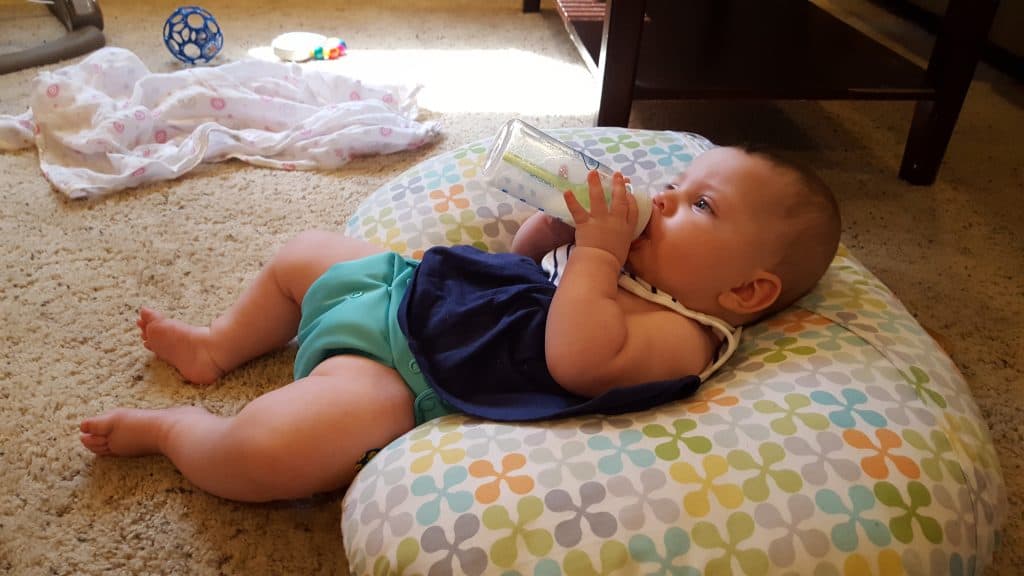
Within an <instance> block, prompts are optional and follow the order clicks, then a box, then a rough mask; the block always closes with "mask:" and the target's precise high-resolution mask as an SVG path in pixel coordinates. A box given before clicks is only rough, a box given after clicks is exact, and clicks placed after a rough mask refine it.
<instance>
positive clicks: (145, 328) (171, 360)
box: [136, 308, 224, 384]
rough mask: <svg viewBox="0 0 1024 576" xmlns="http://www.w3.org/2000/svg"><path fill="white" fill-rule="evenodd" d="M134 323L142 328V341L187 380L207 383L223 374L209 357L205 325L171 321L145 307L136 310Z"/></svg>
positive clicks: (208, 335) (207, 330) (207, 329)
mask: <svg viewBox="0 0 1024 576" xmlns="http://www.w3.org/2000/svg"><path fill="white" fill-rule="evenodd" d="M136 324H138V326H139V328H140V329H141V330H142V344H143V345H144V346H145V347H146V348H147V349H149V350H152V351H153V352H154V353H156V355H157V357H159V358H160V359H161V360H164V361H165V362H167V363H168V364H170V365H171V366H174V367H175V368H177V369H178V372H180V373H181V375H182V377H184V378H185V379H186V380H188V381H189V382H195V383H196V384H210V383H212V382H214V381H215V380H217V378H220V377H221V376H223V375H224V371H223V370H221V369H220V367H219V366H217V363H216V362H214V361H213V357H212V356H210V351H209V338H210V329H209V328H206V327H199V326H192V325H191V324H186V323H184V322H181V321H179V320H172V319H170V318H166V317H164V315H163V314H161V313H159V312H157V311H155V310H150V309H149V308H142V309H141V310H139V319H138V321H137V322H136Z"/></svg>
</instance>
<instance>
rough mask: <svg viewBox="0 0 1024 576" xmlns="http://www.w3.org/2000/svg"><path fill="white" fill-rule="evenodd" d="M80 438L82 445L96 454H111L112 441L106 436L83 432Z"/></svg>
mask: <svg viewBox="0 0 1024 576" xmlns="http://www.w3.org/2000/svg"><path fill="white" fill-rule="evenodd" d="M78 438H79V440H81V441H82V445H83V446H85V447H86V448H88V449H89V450H91V451H92V452H93V453H95V454H110V442H109V441H108V440H107V437H106V436H97V435H95V434H88V433H82V434H80V435H79V437H78Z"/></svg>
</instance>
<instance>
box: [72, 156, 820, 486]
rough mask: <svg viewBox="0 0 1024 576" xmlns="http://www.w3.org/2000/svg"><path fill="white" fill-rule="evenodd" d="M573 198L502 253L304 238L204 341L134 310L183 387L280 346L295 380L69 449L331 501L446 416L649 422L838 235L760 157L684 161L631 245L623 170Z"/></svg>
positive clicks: (816, 200) (809, 192)
mask: <svg viewBox="0 0 1024 576" xmlns="http://www.w3.org/2000/svg"><path fill="white" fill-rule="evenodd" d="M588 184H589V190H590V206H591V208H590V210H589V211H588V210H586V209H584V208H583V207H582V206H581V205H580V203H579V202H578V201H577V200H576V199H575V198H574V197H573V196H572V195H571V194H566V203H567V206H568V208H569V210H570V213H571V214H572V216H573V219H574V220H575V224H576V226H575V229H573V228H570V227H568V226H565V225H564V224H561V223H557V222H555V221H553V220H552V219H550V218H548V217H546V216H544V215H543V214H538V215H536V216H534V217H532V218H530V219H529V220H527V221H526V222H525V223H524V224H523V226H522V227H521V228H520V230H519V232H518V233H517V235H516V237H515V239H514V241H513V252H514V253H513V254H487V253H484V252H480V251H478V250H475V249H472V248H468V247H455V248H433V249H430V250H428V251H427V252H426V253H425V254H424V257H423V260H422V261H416V260H412V259H408V258H403V257H401V256H399V255H397V254H394V253H391V252H382V251H381V250H380V249H379V248H378V247H376V246H373V245H371V244H367V243H365V242H361V241H359V240H355V239H352V238H347V237H344V236H342V235H339V234H334V233H330V232H305V233H302V234H299V235H298V236H297V237H296V238H294V239H293V240H291V241H290V242H288V243H287V244H285V245H284V246H283V247H282V248H281V249H280V250H279V251H278V253H277V254H276V255H275V256H274V257H273V259H272V260H271V261H270V262H269V263H268V264H267V265H266V266H265V267H264V268H263V270H261V271H260V272H259V274H257V276H256V278H255V279H254V281H253V282H252V284H251V285H250V286H248V287H247V288H246V289H245V290H244V291H243V293H242V295H241V296H240V297H239V299H238V301H237V302H236V303H235V304H233V305H232V306H231V308H229V309H228V310H227V311H226V312H225V313H224V314H223V315H221V316H220V317H218V318H216V319H215V320H214V321H213V322H212V323H211V324H210V325H209V326H208V327H202V326H192V325H189V324H185V323H183V322H180V321H177V320H173V319H170V318H167V317H165V316H164V315H162V314H160V313H158V312H155V311H153V310H150V309H147V308H143V309H142V310H141V312H140V316H139V319H138V326H139V328H140V329H141V331H142V339H143V343H144V345H145V346H146V348H148V349H150V350H152V351H153V352H154V353H155V354H156V355H157V356H158V357H160V358H161V359H163V360H165V361H166V362H168V363H169V364H171V365H172V366H174V367H175V368H177V369H178V371H179V372H180V373H181V375H182V376H183V377H184V378H185V379H187V380H189V381H191V382H195V383H197V384H208V383H211V382H213V381H215V380H216V379H217V378H219V377H220V376H222V375H223V374H224V373H226V372H227V371H230V370H232V369H233V368H235V367H237V366H239V365H241V364H242V363H244V362H247V361H248V360H251V359H253V358H255V357H257V356H260V355H262V354H265V353H267V352H270V351H273V350H276V349H279V348H281V347H283V346H285V345H287V344H288V343H289V342H290V341H292V340H293V339H294V338H296V336H297V341H298V344H299V347H298V351H297V353H296V358H295V381H294V382H292V383H291V384H289V385H287V386H284V387H282V388H279V389H276V390H274V391H271V392H269V393H267V394H265V395H263V396H261V397H259V398H256V399H255V400H253V401H252V402H251V403H249V404H248V405H246V406H245V407H244V408H243V409H242V410H241V411H240V412H239V413H238V414H237V415H235V416H231V417H221V416H217V415H214V414H211V413H209V412H207V411H206V410H204V409H202V408H199V407H194V406H184V407H176V408H169V409H163V410H135V409H124V408H121V409H116V410H113V411H110V412H107V413H105V414H102V415H100V416H96V417H93V418H88V419H86V420H85V421H84V422H82V424H81V441H82V443H83V444H84V445H85V446H86V447H87V448H89V449H90V450H92V451H93V452H95V453H96V454H100V455H116V456H139V455H147V454H163V455H165V456H167V457H168V458H170V459H171V461H172V462H173V463H174V464H175V466H177V467H178V469H179V470H180V471H181V472H182V474H184V475H185V476H186V477H187V478H188V479H189V480H190V481H192V482H193V483H195V484H196V485H198V486H199V487H200V488H202V489H203V490H206V491H208V492H210V493H212V494H215V495H218V496H221V497H224V498H229V499H233V500H242V501H254V502H255V501H268V500H277V499H290V498H300V497H307V496H310V495H312V494H314V493H318V492H327V491H332V490H335V489H338V488H340V487H343V486H346V485H348V484H349V483H350V482H351V481H352V479H353V477H354V475H355V472H356V470H357V462H358V461H359V460H360V457H361V456H363V455H364V454H365V453H367V452H369V451H371V450H373V449H375V448H378V447H380V446H384V445H385V444H387V443H388V442H391V441H392V440H394V439H395V438H397V437H399V436H401V435H402V434H404V433H405V432H407V431H409V430H410V429H412V428H413V427H414V426H415V425H416V424H418V423H420V422H422V421H425V420H428V419H430V418H434V417H436V416H439V415H442V414H446V413H450V412H465V413H468V414H471V415H474V416H479V417H484V418H493V419H499V420H534V419H542V418H556V417H562V416H568V415H572V414H584V413H594V412H599V413H613V412H622V411H628V410H639V409H644V408H648V407H650V406H653V405H656V404H658V403H661V402H666V401H670V400H675V399H678V398H680V397H683V396H685V395H687V394H689V393H692V392H693V391H694V390H695V388H696V386H698V385H699V383H700V381H701V379H703V378H705V377H706V376H707V375H708V374H709V373H710V372H711V371H712V370H713V369H714V368H716V367H717V366H718V365H720V364H721V363H722V362H724V361H725V360H726V359H727V358H728V355H729V354H731V351H732V350H733V349H734V348H735V340H736V336H737V333H738V329H736V328H734V327H738V326H742V325H745V324H749V323H751V322H754V321H756V320H758V319H759V318H762V317H764V316H765V315H768V314H772V313H774V312H776V311H779V310H782V309H783V308H785V307H787V306H789V305H790V304H792V303H793V302H794V301H795V300H797V299H798V298H799V297H801V296H802V295H804V294H805V293H807V292H808V291H809V290H810V289H811V288H812V287H813V286H814V285H815V283H816V282H817V281H818V279H819V278H820V277H821V275H822V274H823V273H824V271H825V269H826V268H827V267H828V265H829V263H830V262H831V260H832V258H833V256H834V254H835V250H836V247H837V245H838V241H839V232H840V221H839V213H838V210H837V207H836V203H835V200H834V199H833V197H832V195H831V193H830V191H829V190H828V188H827V186H825V185H824V183H823V182H822V181H821V180H820V179H818V178H817V177H816V176H814V175H812V174H810V173H808V172H806V171H804V170H801V169H799V168H796V167H794V166H792V165H789V164H787V163H784V162H781V161H779V160H776V159H773V158H772V157H770V156H768V155H765V154H763V153H756V152H748V151H745V150H742V149H737V148H716V149H713V150H710V151H708V152H706V153H704V154H703V155H701V156H699V157H698V158H697V159H696V160H694V162H693V163H692V164H691V166H690V167H689V168H688V169H687V170H685V171H684V172H683V173H682V174H680V175H679V176H678V177H677V178H676V180H675V181H674V182H673V183H672V184H670V185H668V186H667V187H666V188H665V190H663V191H662V192H660V193H659V194H657V195H656V196H655V197H654V199H653V203H654V206H653V211H652V216H651V219H650V223H649V224H648V225H647V227H646V229H645V231H644V232H643V234H642V235H641V236H640V237H639V238H637V239H635V240H633V239H632V231H633V230H634V226H635V223H636V218H637V216H636V214H637V208H636V201H635V200H634V199H633V197H632V196H631V195H629V194H628V193H627V192H626V190H625V180H624V179H623V177H622V175H621V174H619V173H616V174H615V175H614V177H613V178H612V184H611V186H612V195H611V201H610V203H606V202H605V200H604V191H603V190H602V186H601V182H600V180H599V179H598V177H597V174H596V173H591V174H590V176H589V179H588ZM569 242H572V244H571V245H569V246H562V245H563V244H567V243H569ZM559 246H561V247H559ZM556 247H558V249H557V250H552V249H554V248H556ZM537 261H542V263H543V264H544V266H538V264H537Z"/></svg>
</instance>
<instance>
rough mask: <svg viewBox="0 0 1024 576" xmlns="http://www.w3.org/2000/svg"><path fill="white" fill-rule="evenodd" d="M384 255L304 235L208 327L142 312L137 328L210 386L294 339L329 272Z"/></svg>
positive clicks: (164, 355)
mask: <svg viewBox="0 0 1024 576" xmlns="http://www.w3.org/2000/svg"><path fill="white" fill-rule="evenodd" d="M380 251H381V249H380V248H379V247H377V246H374V245H373V244H369V243H367V242H363V241H361V240H357V239H355V238H348V237H346V236H344V235H342V234H338V233H335V232H324V231H307V232H303V233H301V234H299V235H297V236H296V237H295V238H294V239H292V240H291V241H289V242H288V243H287V244H285V245H284V246H283V247H282V248H281V249H280V250H279V251H278V252H277V254H276V255H274V257H273V258H272V259H271V260H270V262H269V263H268V264H267V265H266V266H265V267H264V268H263V269H262V270H261V271H260V272H259V274H257V275H256V278H255V279H254V280H253V281H252V283H251V284H250V285H249V286H248V287H247V288H246V289H245V291H243V292H242V295H241V296H240V297H239V298H238V300H237V301H236V302H235V303H234V304H233V305H232V306H231V307H230V308H229V309H228V310H227V311H226V312H224V314H223V315H221V316H220V317H219V318H217V319H216V320H214V321H213V322H212V323H210V326H209V327H208V328H207V327H203V326H192V325H190V324H186V323H184V322H180V321H178V320H173V319H170V318H166V317H165V316H163V315H162V314H160V313H159V312H156V311H153V310H150V309H148V308H143V309H141V311H140V312H139V320H138V322H137V324H138V326H139V328H140V329H141V330H142V341H143V343H144V344H145V346H146V348H148V349H150V350H152V351H153V352H154V353H156V355H157V356H159V357H160V358H161V359H163V360H165V361H166V362H167V363H169V364H171V365H172V366H174V367H175V368H177V369H178V371H179V372H180V373H181V375H182V377H184V378H185V379H186V380H189V381H191V382H195V383H197V384H209V383H211V382H213V381H214V380H216V379H217V378H219V377H220V376H221V375H222V374H224V373H225V372H228V371H230V370H231V369H233V368H235V367H236V366H238V365H240V364H242V363H244V362H247V361H249V360H252V359H253V358H256V357H257V356H260V355H262V354H266V353H267V352H271V351H273V350H276V349H278V348H280V347H282V346H284V345H285V344H287V343H288V342H289V341H290V340H291V339H292V338H293V337H295V333H296V330H298V326H299V320H300V317H301V310H302V308H301V306H302V299H303V297H304V296H305V295H306V290H308V289H309V286H310V285H311V284H312V283H313V282H314V281H315V280H316V279H317V278H319V277H320V276H321V275H322V274H323V273H324V272H326V271H327V269H328V268H330V267H331V266H332V265H334V264H336V263H338V262H344V261H348V260H355V259H358V258H362V257H364V256H369V255H371V254H375V253H377V252H380Z"/></svg>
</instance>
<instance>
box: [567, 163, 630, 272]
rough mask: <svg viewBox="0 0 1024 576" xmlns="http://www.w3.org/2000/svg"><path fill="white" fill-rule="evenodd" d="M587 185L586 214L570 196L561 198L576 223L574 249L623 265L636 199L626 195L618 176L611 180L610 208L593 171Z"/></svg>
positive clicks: (619, 174) (584, 209) (597, 176)
mask: <svg viewBox="0 0 1024 576" xmlns="http://www.w3.org/2000/svg"><path fill="white" fill-rule="evenodd" d="M587 184H588V186H589V188H590V190H589V192H590V211H589V212H587V210H586V208H584V207H583V205H581V204H580V203H579V201H578V200H576V197H575V196H573V194H572V192H569V191H566V192H565V194H564V196H565V205H566V207H567V208H568V209H569V213H570V214H572V219H573V221H574V222H575V223H576V245H577V246H589V247H591V248H599V249H601V250H604V251H606V252H608V253H610V254H611V255H612V256H614V257H615V258H616V259H617V260H618V261H619V264H620V265H623V264H625V263H626V257H627V256H628V255H629V245H630V243H631V242H632V241H633V231H634V230H635V229H636V219H637V207H636V198H633V196H632V194H630V193H628V192H626V180H625V178H623V176H622V173H620V172H616V173H615V174H614V175H613V176H612V200H611V205H608V204H607V203H606V202H605V200H604V189H603V188H602V186H601V178H600V176H599V175H598V174H597V171H596V170H591V172H590V174H588V175H587Z"/></svg>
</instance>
